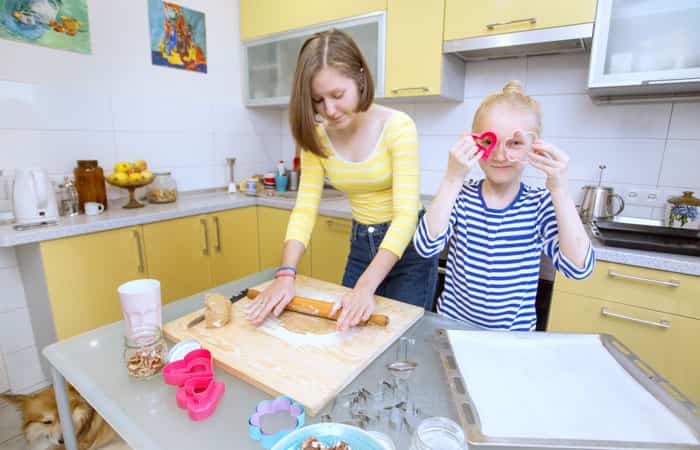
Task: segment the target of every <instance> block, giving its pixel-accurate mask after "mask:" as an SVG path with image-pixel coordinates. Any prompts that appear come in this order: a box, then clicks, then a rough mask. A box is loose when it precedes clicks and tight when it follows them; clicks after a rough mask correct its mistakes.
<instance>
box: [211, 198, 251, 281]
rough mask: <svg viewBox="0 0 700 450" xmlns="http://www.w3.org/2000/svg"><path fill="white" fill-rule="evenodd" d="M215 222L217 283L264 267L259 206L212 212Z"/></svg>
mask: <svg viewBox="0 0 700 450" xmlns="http://www.w3.org/2000/svg"><path fill="white" fill-rule="evenodd" d="M208 217H209V221H210V222H209V223H210V225H211V228H210V229H211V239H212V241H211V242H212V244H211V258H212V259H211V275H212V280H213V282H214V285H215V286H218V285H220V284H224V283H228V282H229V281H232V280H237V279H238V278H242V277H245V276H247V275H251V274H253V273H256V272H258V271H259V270H260V255H259V252H258V215H257V214H256V211H255V207H254V206H251V207H249V208H241V209H232V210H229V211H221V212H217V213H212V214H209V215H208Z"/></svg>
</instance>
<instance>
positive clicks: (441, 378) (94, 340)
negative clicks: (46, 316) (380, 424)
mask: <svg viewBox="0 0 700 450" xmlns="http://www.w3.org/2000/svg"><path fill="white" fill-rule="evenodd" d="M272 275H273V270H272V269H271V270H267V271H264V272H260V273H257V274H255V275H251V276H249V277H246V278H243V279H241V280H237V281H232V282H230V283H227V284H224V285H222V286H218V287H216V288H213V289H211V290H209V291H206V292H219V293H222V294H225V295H227V296H228V295H231V294H232V293H236V292H240V291H241V290H242V289H244V288H247V287H250V286H254V285H257V284H260V283H261V282H263V281H266V280H269V279H271V278H272ZM206 292H201V293H199V294H195V295H193V296H191V297H187V298H185V299H182V300H179V301H176V302H173V303H170V304H168V305H164V306H163V322H164V323H165V322H169V321H171V320H174V319H176V318H178V317H182V316H183V315H185V314H188V313H190V312H192V311H195V310H197V309H199V308H201V307H202V305H203V304H204V303H203V302H204V295H205V293H206ZM438 328H446V329H473V328H472V327H470V326H469V325H467V324H464V323H461V322H458V321H455V320H451V319H448V318H445V317H442V316H438V315H437V314H433V313H430V312H426V314H425V316H424V317H423V318H421V319H420V320H419V321H418V322H417V323H416V324H415V325H414V326H413V327H412V328H410V329H409V330H408V331H407V332H406V333H405V334H404V336H407V337H409V338H413V339H415V341H414V342H415V343H414V344H413V345H410V350H409V353H408V358H409V359H412V360H415V361H416V362H418V368H417V369H416V371H415V373H414V374H413V375H412V377H411V381H410V383H411V384H410V386H411V395H412V397H413V399H414V401H415V402H416V405H417V406H418V407H419V408H421V410H422V411H424V412H425V414H426V415H430V416H443V417H450V418H452V419H453V420H455V421H458V417H457V412H456V410H455V407H454V403H453V402H452V400H451V396H450V393H449V387H448V383H447V382H446V381H445V373H444V371H443V368H442V363H441V361H440V357H439V354H438V351H437V348H438V347H437V345H438V344H437V341H436V340H435V336H436V330H437V329H438ZM123 334H124V324H123V321H120V322H115V323H113V324H110V325H107V326H104V327H101V328H97V329H95V330H92V331H89V332H87V333H84V334H81V335H79V336H75V337H72V338H69V339H66V340H64V341H61V342H58V343H55V344H52V345H50V346H48V347H46V348H45V349H44V351H43V354H44V356H46V357H47V358H48V360H49V361H50V362H51V364H52V365H53V366H54V367H56V368H57V369H58V371H59V372H61V374H62V375H63V376H64V377H65V378H66V381H68V382H69V383H71V384H72V385H73V386H75V388H76V389H78V391H80V393H81V394H82V395H83V396H84V397H85V399H86V400H87V401H88V402H89V403H90V404H91V405H93V406H94V407H95V409H97V411H98V412H99V413H100V414H101V415H102V416H103V417H104V418H105V419H106V420H107V421H108V422H109V424H110V425H111V426H112V427H113V428H114V429H115V430H116V431H117V433H119V434H120V435H121V436H122V437H123V438H124V439H125V440H126V441H127V443H128V444H129V445H130V446H131V448H135V449H140V450H155V449H192V448H200V449H209V448H212V449H214V448H221V447H222V444H223V446H224V447H228V448H236V449H241V450H243V449H251V450H253V449H259V448H261V447H260V445H259V443H257V442H255V441H253V440H251V439H250V438H249V437H248V427H247V420H248V416H249V415H250V414H252V413H253V411H254V410H255V406H256V404H257V403H258V402H260V401H261V400H265V399H269V398H270V396H269V395H267V394H265V393H264V392H262V391H260V390H258V389H256V388H255V387H254V386H252V385H250V384H248V383H245V382H243V381H241V380H239V379H238V378H235V377H233V376H232V375H230V374H228V373H226V372H224V371H222V370H221V369H220V368H218V367H217V368H216V369H215V377H216V379H217V380H218V381H223V382H224V383H225V384H226V391H225V393H224V395H223V397H222V399H221V401H220V403H219V405H218V406H217V410H216V412H215V413H214V414H213V415H212V416H211V417H209V418H207V419H206V420H205V421H203V422H192V421H190V420H189V419H188V418H187V414H186V413H185V412H184V411H182V410H180V409H178V408H177V406H176V404H175V391H176V390H177V389H176V388H174V387H172V386H168V385H166V384H164V383H163V381H162V377H160V376H156V377H154V378H152V379H150V380H145V381H136V380H132V379H130V378H129V376H128V375H127V371H126V367H125V366H124V361H123V360H122V352H123ZM396 346H397V344H396V343H395V344H393V345H392V346H391V347H389V349H388V350H387V351H385V352H384V353H383V354H382V355H380V356H379V357H378V358H377V359H376V360H375V361H374V362H372V364H370V365H369V366H368V367H367V369H365V370H364V371H363V372H362V373H361V374H360V375H359V376H358V377H357V378H356V379H355V380H354V381H353V382H352V383H351V384H350V385H349V386H348V387H347V388H345V390H344V391H343V393H348V392H353V391H357V390H359V389H360V388H363V387H364V388H365V389H368V390H369V391H372V392H375V391H376V390H377V388H378V386H379V385H381V382H382V380H386V381H389V380H390V379H391V376H390V374H389V373H388V371H387V369H386V365H387V363H389V362H391V361H393V360H395V359H396V353H397V352H396ZM341 395H342V393H341ZM331 408H332V402H331V404H330V405H328V406H327V407H326V408H324V409H323V410H322V411H321V412H320V413H319V414H318V415H317V416H315V417H308V416H307V418H306V423H307V424H313V423H317V422H319V421H321V418H322V416H323V415H324V414H328V413H329V412H330V410H331ZM393 437H394V439H395V443H396V444H397V448H398V449H405V448H408V439H409V437H410V433H409V432H402V433H395V434H394V436H393ZM232 445H233V446H232Z"/></svg>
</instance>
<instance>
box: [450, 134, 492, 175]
mask: <svg viewBox="0 0 700 450" xmlns="http://www.w3.org/2000/svg"><path fill="white" fill-rule="evenodd" d="M483 153H484V151H483V150H481V149H480V148H479V147H477V146H476V145H475V144H474V140H473V139H472V137H471V136H470V135H469V134H467V133H464V134H463V135H462V138H461V139H460V140H459V141H457V143H456V144H455V145H453V146H452V148H451V149H450V156H449V159H448V160H447V173H445V178H447V179H449V180H450V181H454V182H458V183H459V184H460V185H461V184H462V183H464V178H465V177H466V176H467V174H468V173H469V171H470V170H472V168H473V167H474V166H475V165H476V164H477V163H478V162H479V158H481V155H483Z"/></svg>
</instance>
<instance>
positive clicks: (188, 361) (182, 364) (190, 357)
mask: <svg viewBox="0 0 700 450" xmlns="http://www.w3.org/2000/svg"><path fill="white" fill-rule="evenodd" d="M192 377H209V378H214V370H213V368H212V360H211V352H210V351H209V350H207V349H204V348H200V349H197V350H193V351H191V352H189V353H188V354H187V355H185V358H184V359H181V360H179V361H173V362H171V363H169V364H167V365H166V366H165V367H163V380H164V381H165V382H166V383H167V384H171V385H173V386H182V385H183V384H185V382H186V381H187V380H189V379H190V378H192Z"/></svg>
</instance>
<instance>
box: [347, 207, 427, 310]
mask: <svg viewBox="0 0 700 450" xmlns="http://www.w3.org/2000/svg"><path fill="white" fill-rule="evenodd" d="M423 213H424V212H421V214H420V215H421V216H422V215H423ZM389 225H390V223H389V222H387V223H380V224H375V225H364V224H361V223H358V222H356V221H354V220H353V221H352V233H351V235H350V254H349V255H348V261H347V263H346V265H345V274H344V275H343V286H346V287H349V288H352V287H354V286H355V283H357V280H358V279H359V278H360V275H362V273H363V272H364V271H365V269H367V266H369V263H370V262H372V259H373V258H374V256H375V255H376V254H377V252H378V251H379V245H380V244H381V243H382V239H384V235H385V234H386V232H387V230H388V229H389ZM437 269H438V256H437V255H436V256H434V257H432V258H423V257H422V256H420V255H419V254H418V252H416V249H415V247H414V246H413V241H411V243H410V244H409V245H408V247H406V251H405V252H404V254H403V256H402V257H401V259H399V262H397V263H396V265H395V266H394V267H393V268H392V269H391V271H390V272H389V274H388V275H387V276H386V278H385V279H384V281H382V283H381V284H380V285H379V287H378V288H377V290H376V292H375V294H376V295H381V296H382V297H388V298H391V299H394V300H399V301H402V302H404V303H410V304H411V305H416V306H420V307H423V308H425V309H427V310H428V311H430V310H431V309H432V307H433V298H434V296H435V287H436V285H437Z"/></svg>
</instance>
